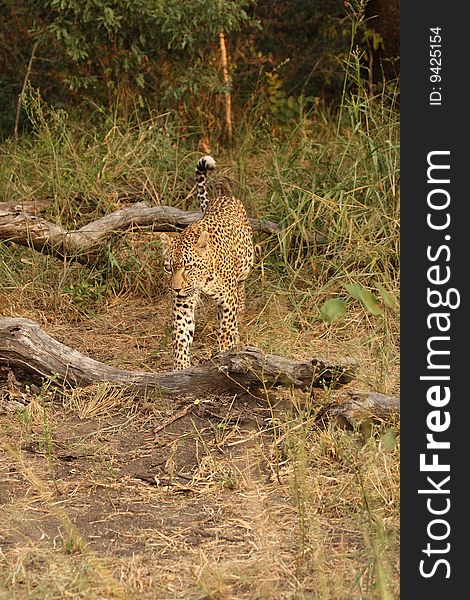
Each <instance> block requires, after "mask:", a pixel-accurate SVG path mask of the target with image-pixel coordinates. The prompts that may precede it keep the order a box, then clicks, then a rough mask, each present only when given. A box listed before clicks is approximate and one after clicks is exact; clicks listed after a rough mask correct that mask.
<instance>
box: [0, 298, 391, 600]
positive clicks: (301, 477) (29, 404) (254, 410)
mask: <svg viewBox="0 0 470 600" xmlns="http://www.w3.org/2000/svg"><path fill="white" fill-rule="evenodd" d="M165 303H166V300H162V302H161V303H160V304H159V305H158V306H156V305H151V304H150V303H147V304H145V305H142V304H139V305H138V304H137V303H135V302H134V303H131V302H116V304H114V305H110V306H108V307H107V308H106V311H103V312H101V313H100V314H98V315H95V316H94V317H93V318H87V317H84V316H81V317H80V318H77V320H76V322H75V323H70V322H67V321H65V320H64V321H59V320H55V318H54V317H53V316H49V317H48V315H44V314H42V315H40V316H42V318H43V321H45V322H46V323H47V327H48V332H49V333H51V335H54V336H55V337H57V339H59V340H62V341H64V342H66V343H67V344H68V345H70V346H72V347H75V348H77V349H78V350H80V351H81V352H85V353H87V354H89V355H90V356H92V357H93V358H97V359H99V360H102V361H106V362H108V363H110V364H114V365H116V366H120V367H124V368H139V369H149V370H168V369H169V367H170V362H171V361H170V356H169V354H170V353H169V348H168V341H167V340H168V320H167V316H166V315H167V314H168V311H167V310H166V305H165ZM162 307H163V308H162ZM162 314H163V315H164V316H162ZM24 316H30V317H33V318H36V319H38V314H35V315H33V314H32V313H31V312H30V313H29V314H27V315H24ZM204 319H206V312H205V310H203V311H202V323H200V325H199V335H198V337H197V338H196V341H195V353H196V358H197V357H198V356H199V357H203V356H204V353H207V348H208V346H209V345H210V344H211V341H210V340H211V335H212V327H213V325H212V324H211V321H210V319H206V323H205V322H204ZM208 340H209V342H208ZM333 394H335V395H336V396H335V397H336V398H337V397H338V396H340V395H341V394H345V391H344V389H342V390H338V391H326V390H325V391H320V392H318V393H317V395H316V397H315V406H314V405H313V404H312V402H311V401H310V400H309V399H307V398H305V397H302V394H296V395H294V394H291V393H289V392H288V393H284V394H279V395H277V396H276V397H274V396H273V397H272V398H271V402H266V401H260V400H257V399H254V398H252V397H250V396H246V395H245V396H242V397H215V396H214V397H207V398H199V399H198V400H196V401H191V402H189V401H188V400H185V399H184V398H181V399H179V400H174V399H173V400H168V399H164V398H157V397H148V398H146V399H145V400H136V399H134V398H130V397H126V396H124V395H122V394H121V393H117V392H116V391H113V390H111V389H110V388H107V387H106V386H103V385H101V386H92V387H91V388H89V389H86V390H81V391H77V390H75V391H66V392H59V391H57V390H56V389H54V388H53V387H52V386H48V385H45V386H44V387H43V388H42V389H37V388H34V387H32V388H30V387H28V386H27V385H26V382H16V381H15V380H14V378H12V377H11V375H8V373H6V372H5V371H0V398H2V401H1V402H0V435H1V440H2V442H1V444H0V506H1V515H2V518H1V521H0V573H1V575H0V598H46V597H47V598H66V597H69V598H86V599H88V598H96V599H98V598H148V599H153V598H158V599H160V598H162V599H166V598H195V599H196V598H200V599H202V598H217V599H231V598H233V599H238V598H246V599H251V598H273V599H277V598H332V599H335V598H338V599H340V598H344V599H346V598H348V599H349V598H363V597H367V598H384V597H386V598H388V597H392V596H384V595H383V593H382V591H381V587H380V581H379V583H377V572H378V571H380V572H382V573H383V581H385V582H386V586H388V588H387V589H391V590H392V591H394V592H397V588H398V583H397V581H398V578H397V560H398V556H397V543H398V542H397V537H398V510H397V505H398V483H397V482H398V475H397V468H398V467H397V463H398V461H397V457H396V453H397V450H393V449H392V450H390V451H388V452H385V451H383V448H378V447H377V443H376V442H375V441H374V443H373V444H372V443H371V444H365V445H364V444H363V443H362V442H361V441H360V440H359V438H358V437H357V436H355V434H353V433H346V432H342V431H338V432H333V431H331V430H330V429H328V428H326V429H320V428H318V427H317V426H316V425H314V422H313V416H314V413H315V410H316V408H318V407H319V406H322V405H323V404H325V403H326V402H329V401H330V400H331V398H332V395H333ZM12 406H13V407H14V408H13V409H11V407H12ZM7 407H8V408H7ZM379 446H380V444H379ZM361 465H362V466H361ZM385 534H386V535H385ZM338 574H339V576H338ZM387 593H388V592H387Z"/></svg>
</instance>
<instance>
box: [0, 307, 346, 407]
mask: <svg viewBox="0 0 470 600" xmlns="http://www.w3.org/2000/svg"><path fill="white" fill-rule="evenodd" d="M0 366H6V367H8V368H10V369H11V370H12V371H13V372H14V373H15V375H16V377H18V378H20V379H21V378H22V377H26V378H27V379H28V380H31V381H39V382H40V381H42V380H44V379H51V378H52V379H53V380H54V381H55V382H56V383H57V384H59V385H61V386H65V387H72V388H73V387H85V386H87V385H90V384H93V383H98V382H105V381H106V382H110V383H112V384H113V385H115V386H117V387H120V388H124V389H126V390H129V391H132V392H135V393H137V394H140V395H146V394H148V393H149V392H157V393H158V394H162V395H167V396H174V395H190V396H195V395H196V396H197V395H201V394H205V393H214V392H224V393H237V392H238V393H240V392H242V391H246V392H249V393H251V394H254V395H257V394H258V395H261V396H263V393H262V392H263V391H264V390H269V389H272V388H275V387H277V386H293V387H296V388H300V389H304V390H309V389H311V388H312V386H321V387H323V386H324V385H329V386H331V387H333V386H337V385H342V384H344V383H347V382H349V381H351V379H352V378H353V376H354V366H355V361H354V360H352V359H346V360H344V361H343V362H338V363H330V362H326V361H323V360H319V359H313V360H308V361H300V360H292V359H289V358H284V357H282V356H276V355H274V354H264V353H263V352H262V351H261V350H259V349H258V348H254V347H251V346H247V347H245V348H243V349H242V350H241V351H239V352H237V351H230V352H223V353H219V354H217V355H215V356H214V357H212V358H211V359H210V360H207V361H204V362H202V363H200V364H197V365H194V366H192V367H190V368H189V369H185V370H183V371H172V372H164V373H148V372H143V371H125V370H122V369H116V368H114V367H111V366H109V365H106V364H104V363H102V362H99V361H97V360H94V359H92V358H89V357H87V356H85V355H83V354H81V353H80V352H78V351H77V350H74V349H72V348H69V347H68V346H66V345H65V344H62V343H60V342H58V341H57V340H55V339H54V338H52V337H51V336H49V335H48V334H47V333H46V332H45V331H43V330H42V329H41V328H40V327H39V325H38V324H37V323H35V322H34V321H31V320H29V319H23V318H11V317H4V318H0Z"/></svg>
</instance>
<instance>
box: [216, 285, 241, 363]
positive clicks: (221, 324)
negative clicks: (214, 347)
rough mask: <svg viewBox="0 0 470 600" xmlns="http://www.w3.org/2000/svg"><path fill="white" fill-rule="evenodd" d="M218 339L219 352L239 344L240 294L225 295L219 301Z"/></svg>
mask: <svg viewBox="0 0 470 600" xmlns="http://www.w3.org/2000/svg"><path fill="white" fill-rule="evenodd" d="M217 324H218V331H217V341H218V345H219V352H224V351H225V350H231V349H232V348H235V347H236V346H237V345H238V342H239V334H238V295H237V292H236V291H234V292H233V293H230V294H227V295H225V296H224V297H223V298H221V299H220V300H219V301H218V303H217Z"/></svg>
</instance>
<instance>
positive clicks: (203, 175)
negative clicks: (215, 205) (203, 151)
mask: <svg viewBox="0 0 470 600" xmlns="http://www.w3.org/2000/svg"><path fill="white" fill-rule="evenodd" d="M212 169H215V160H214V159H213V158H212V156H203V157H202V158H200V159H199V160H198V161H197V166H196V185H197V199H198V201H199V206H200V207H201V211H202V212H203V213H205V212H206V208H207V203H208V198H207V189H206V179H207V171H211V170H212Z"/></svg>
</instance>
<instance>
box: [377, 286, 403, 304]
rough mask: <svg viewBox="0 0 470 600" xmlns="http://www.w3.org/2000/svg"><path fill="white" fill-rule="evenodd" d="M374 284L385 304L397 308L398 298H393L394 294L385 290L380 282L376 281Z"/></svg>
mask: <svg viewBox="0 0 470 600" xmlns="http://www.w3.org/2000/svg"><path fill="white" fill-rule="evenodd" d="M376 286H377V289H378V290H379V292H380V295H381V296H382V300H383V301H384V304H385V306H388V307H389V308H393V309H395V310H397V309H398V300H397V299H396V298H395V296H394V295H393V294H391V293H390V292H389V291H387V290H386V289H385V288H384V287H383V286H382V285H380V283H377V284H376Z"/></svg>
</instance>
